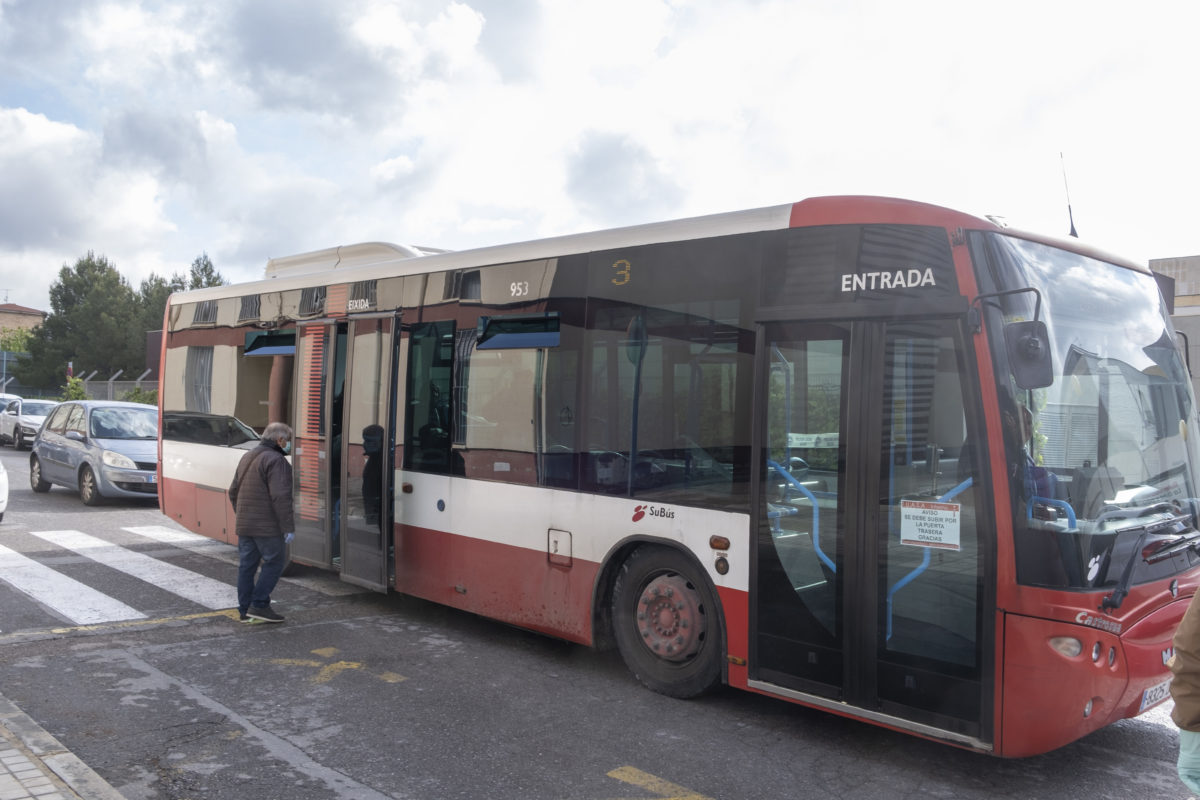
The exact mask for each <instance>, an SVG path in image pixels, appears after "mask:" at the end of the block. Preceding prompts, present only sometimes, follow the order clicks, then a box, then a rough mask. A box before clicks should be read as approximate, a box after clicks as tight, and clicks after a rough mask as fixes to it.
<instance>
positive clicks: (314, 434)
mask: <svg viewBox="0 0 1200 800" xmlns="http://www.w3.org/2000/svg"><path fill="white" fill-rule="evenodd" d="M345 340H346V326H345V323H342V324H341V325H338V324H336V323H329V322H328V321H324V320H322V321H319V322H313V323H307V324H305V323H301V324H299V325H298V326H297V329H296V371H295V376H294V381H295V390H294V392H293V397H295V398H296V423H295V426H294V434H295V437H294V439H295V441H294V443H293V456H292V471H293V478H292V487H293V492H292V494H293V498H292V502H293V505H294V508H295V516H296V540H295V541H294V542H292V546H291V556H292V558H293V559H295V560H296V561H299V562H302V563H305V564H312V565H314V566H329V565H330V563H331V540H332V528H333V525H332V523H333V519H332V517H333V512H334V505H335V503H333V502H331V501H330V498H331V497H337V496H338V493H339V491H340V485H341V482H340V481H339V480H338V477H339V470H340V463H335V462H339V461H340V459H339V458H338V456H339V453H338V449H339V447H340V436H341V386H342V382H343V381H342V379H343V377H344V375H345V367H344V354H345V346H346V345H345ZM339 351H340V355H341V356H342V357H339Z"/></svg>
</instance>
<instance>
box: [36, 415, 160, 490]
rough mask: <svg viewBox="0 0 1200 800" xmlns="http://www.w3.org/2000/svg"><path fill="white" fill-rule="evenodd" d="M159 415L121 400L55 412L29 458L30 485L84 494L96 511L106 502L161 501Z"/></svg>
mask: <svg viewBox="0 0 1200 800" xmlns="http://www.w3.org/2000/svg"><path fill="white" fill-rule="evenodd" d="M157 438H158V409H157V408H155V407H154V406H147V405H142V404H141V403H123V402H120V401H115V400H79V401H70V402H66V403H62V404H61V405H59V406H58V407H57V408H55V409H54V410H53V411H52V412H51V413H50V416H48V417H46V421H45V422H44V423H43V424H42V427H41V429H40V430H39V431H38V434H37V438H36V439H34V441H33V452H32V453H31V454H30V456H29V485H30V486H31V487H32V488H33V490H34V491H35V492H47V491H49V490H50V487H51V486H52V485H55V484H57V485H59V486H65V487H67V488H68V489H75V490H77V491H78V492H79V499H81V500H82V501H83V502H84V503H85V504H86V505H89V506H93V505H96V504H98V503H99V502H101V500H102V499H103V498H105V497H142V498H148V497H153V496H155V495H157V493H158V483H157V480H158V479H157V471H158V442H157Z"/></svg>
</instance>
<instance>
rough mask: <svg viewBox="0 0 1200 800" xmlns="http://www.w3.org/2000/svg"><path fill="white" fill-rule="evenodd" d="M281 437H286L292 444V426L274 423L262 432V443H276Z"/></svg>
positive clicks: (284, 423)
mask: <svg viewBox="0 0 1200 800" xmlns="http://www.w3.org/2000/svg"><path fill="white" fill-rule="evenodd" d="M280 436H286V437H287V438H288V441H289V442H290V441H291V440H292V428H291V426H290V425H288V424H287V423H286V422H272V423H271V424H270V425H268V426H267V428H266V430H264V431H263V432H262V441H264V442H274V441H276V440H277V439H279V437H280Z"/></svg>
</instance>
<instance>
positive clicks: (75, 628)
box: [0, 608, 238, 642]
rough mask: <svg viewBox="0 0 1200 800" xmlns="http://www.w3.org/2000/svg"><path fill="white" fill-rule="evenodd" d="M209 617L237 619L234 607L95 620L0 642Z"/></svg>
mask: <svg viewBox="0 0 1200 800" xmlns="http://www.w3.org/2000/svg"><path fill="white" fill-rule="evenodd" d="M209 617H228V618H229V619H232V620H235V621H236V620H237V618H238V612H237V609H236V608H227V609H223V610H221V611H202V612H200V613H197V614H183V615H181V616H178V617H159V618H158V619H133V620H125V621H120V622H97V623H96V624H95V625H72V626H68V627H62V628H47V629H45V630H31V631H15V632H13V633H9V634H5V635H3V636H0V642H3V641H5V640H8V639H25V638H28V637H31V636H65V635H67V634H71V633H91V632H94V631H118V630H129V629H133V628H148V627H150V626H152V625H165V624H167V623H169V622H186V621H187V620H191V619H206V618H209Z"/></svg>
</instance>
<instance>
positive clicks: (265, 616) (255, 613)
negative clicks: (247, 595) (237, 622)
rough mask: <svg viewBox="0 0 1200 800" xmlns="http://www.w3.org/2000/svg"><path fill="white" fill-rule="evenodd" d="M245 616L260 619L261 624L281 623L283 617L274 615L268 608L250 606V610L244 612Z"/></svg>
mask: <svg viewBox="0 0 1200 800" xmlns="http://www.w3.org/2000/svg"><path fill="white" fill-rule="evenodd" d="M246 616H248V617H250V618H251V619H261V620H262V621H263V622H283V616H282V615H281V614H277V613H275V609H273V608H271V607H270V606H267V607H265V608H256V607H255V606H250V610H248V611H247V612H246Z"/></svg>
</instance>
